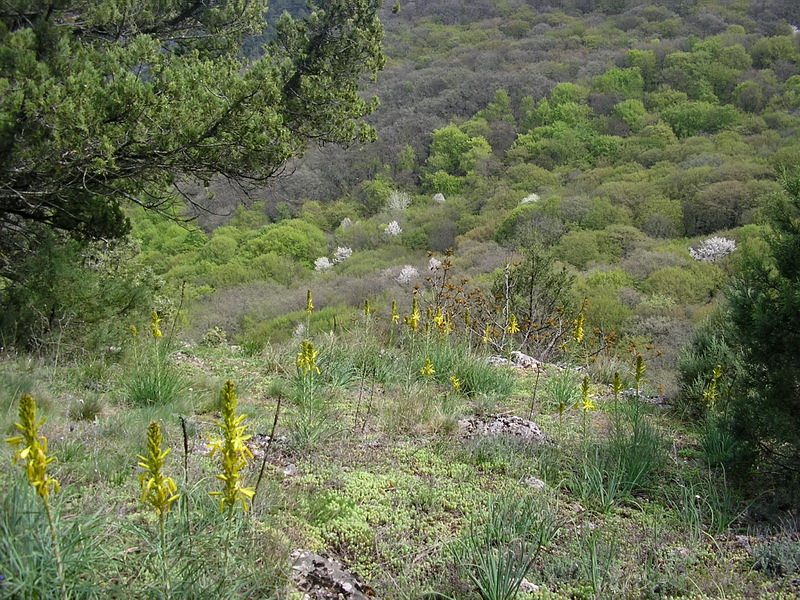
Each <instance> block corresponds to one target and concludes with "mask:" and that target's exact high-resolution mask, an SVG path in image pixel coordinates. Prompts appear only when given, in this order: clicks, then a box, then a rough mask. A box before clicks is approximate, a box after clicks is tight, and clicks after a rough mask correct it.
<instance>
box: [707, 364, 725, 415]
mask: <svg viewBox="0 0 800 600" xmlns="http://www.w3.org/2000/svg"><path fill="white" fill-rule="evenodd" d="M721 377H722V365H717V366H716V367H714V370H713V371H712V372H711V381H710V382H709V384H708V387H707V388H706V390H705V391H704V392H703V400H704V401H705V403H706V405H708V410H709V411H711V412H714V411H715V410H716V408H717V400H719V390H718V389H717V382H718V381H719V380H720V378H721Z"/></svg>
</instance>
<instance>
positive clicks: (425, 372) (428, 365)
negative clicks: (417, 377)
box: [419, 358, 436, 379]
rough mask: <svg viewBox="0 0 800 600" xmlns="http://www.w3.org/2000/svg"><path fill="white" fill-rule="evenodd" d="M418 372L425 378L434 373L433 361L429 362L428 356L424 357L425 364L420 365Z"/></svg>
mask: <svg viewBox="0 0 800 600" xmlns="http://www.w3.org/2000/svg"><path fill="white" fill-rule="evenodd" d="M419 372H420V374H421V375H422V376H423V377H425V378H426V379H429V378H431V377H433V375H435V374H436V369H435V368H434V367H433V363H432V362H431V359H430V358H426V359H425V366H424V367H422V368H421V369H420V370H419Z"/></svg>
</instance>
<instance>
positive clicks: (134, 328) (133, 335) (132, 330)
mask: <svg viewBox="0 0 800 600" xmlns="http://www.w3.org/2000/svg"><path fill="white" fill-rule="evenodd" d="M137 335H139V330H138V329H136V325H131V337H132V338H136V336H137Z"/></svg>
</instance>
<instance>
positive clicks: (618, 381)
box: [611, 373, 622, 398]
mask: <svg viewBox="0 0 800 600" xmlns="http://www.w3.org/2000/svg"><path fill="white" fill-rule="evenodd" d="M611 391H612V392H614V397H615V398H616V397H617V396H619V395H620V394H621V393H622V377H620V376H619V373H614V380H613V382H612V383H611Z"/></svg>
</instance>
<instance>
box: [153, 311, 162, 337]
mask: <svg viewBox="0 0 800 600" xmlns="http://www.w3.org/2000/svg"><path fill="white" fill-rule="evenodd" d="M150 331H151V332H152V333H153V337H154V338H156V339H158V338H160V337H163V336H164V334H163V333H161V317H159V316H158V313H157V312H156V311H153V313H152V314H151V315H150Z"/></svg>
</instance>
